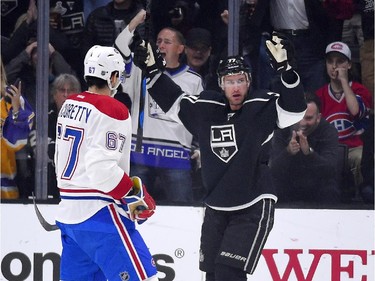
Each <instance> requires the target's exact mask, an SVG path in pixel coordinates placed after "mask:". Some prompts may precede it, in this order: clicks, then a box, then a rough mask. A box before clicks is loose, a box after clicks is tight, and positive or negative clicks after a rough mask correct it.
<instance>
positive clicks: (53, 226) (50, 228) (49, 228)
mask: <svg viewBox="0 0 375 281" xmlns="http://www.w3.org/2000/svg"><path fill="white" fill-rule="evenodd" d="M32 196H33V203H34V209H35V213H36V216H37V217H38V220H39V222H40V224H41V225H42V226H43V228H44V229H45V230H46V231H54V230H57V229H59V227H58V226H57V225H56V224H50V223H49V222H48V221H46V219H45V218H44V217H43V215H42V213H41V212H40V211H39V208H38V206H37V205H36V202H35V195H34V192H33V193H32Z"/></svg>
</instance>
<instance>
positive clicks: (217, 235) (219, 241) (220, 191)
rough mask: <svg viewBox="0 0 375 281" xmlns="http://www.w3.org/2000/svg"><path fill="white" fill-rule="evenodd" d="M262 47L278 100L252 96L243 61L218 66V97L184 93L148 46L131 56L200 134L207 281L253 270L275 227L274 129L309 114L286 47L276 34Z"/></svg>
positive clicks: (265, 94) (168, 108)
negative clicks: (277, 76) (276, 76)
mask: <svg viewBox="0 0 375 281" xmlns="http://www.w3.org/2000/svg"><path fill="white" fill-rule="evenodd" d="M267 46H268V50H269V52H270V57H271V59H272V62H273V65H274V66H275V68H276V69H278V71H280V73H281V80H280V84H278V86H279V88H278V89H279V93H280V94H279V95H277V94H275V93H272V92H269V91H267V90H259V91H251V92H250V93H249V89H250V84H251V80H250V75H249V72H248V66H247V65H245V64H244V60H243V58H242V57H228V58H227V59H224V60H223V61H221V63H220V64H219V68H218V73H219V79H220V86H221V88H222V92H215V91H203V92H202V93H201V94H200V95H199V96H190V95H185V94H183V91H182V90H181V89H180V88H179V87H178V86H177V85H176V84H174V83H173V81H171V80H170V79H169V78H168V77H167V76H166V75H164V74H162V73H161V72H160V71H159V72H158V71H157V70H160V68H161V65H160V57H159V56H158V54H157V52H156V50H152V48H151V46H150V44H149V45H148V56H149V58H147V59H146V60H143V59H142V57H145V55H144V54H142V53H141V54H137V53H135V57H134V60H135V62H136V63H138V64H139V65H142V64H146V72H147V73H146V75H147V78H148V82H149V83H148V87H149V93H150V94H151V96H152V97H153V98H154V99H155V101H156V102H157V103H158V104H159V105H160V107H161V108H162V109H163V110H164V111H165V112H166V113H167V114H168V115H169V116H170V117H171V118H173V119H174V120H176V121H179V122H182V123H183V124H184V126H185V127H186V128H187V129H188V130H189V131H191V132H192V133H193V134H194V135H196V136H198V140H199V144H200V149H201V154H202V177H203V182H204V185H205V188H206V190H207V193H206V196H205V200H204V201H205V205H206V208H205V215H204V221H203V225H202V235H201V248H200V269H201V270H202V271H205V272H206V280H207V281H213V280H231V281H234V280H236V281H246V280H247V276H246V274H247V273H249V274H252V273H253V272H254V270H255V268H256V265H257V262H258V259H259V256H260V253H261V251H262V249H263V247H264V244H265V242H266V240H267V236H268V234H269V232H270V231H271V229H272V226H273V218H274V204H275V201H276V200H277V197H276V195H275V190H274V186H273V183H272V177H271V174H270V170H269V167H268V160H269V148H270V141H271V139H272V135H273V131H274V129H275V128H276V127H277V126H279V127H287V126H290V125H292V124H294V123H296V122H298V121H299V120H300V119H302V117H303V115H304V111H305V109H306V104H305V101H304V98H303V89H302V85H301V83H300V80H299V77H298V74H296V73H295V72H294V71H293V70H292V68H291V67H290V65H289V60H288V55H287V53H288V51H287V50H288V49H289V48H288V43H287V42H285V40H281V38H279V37H277V36H276V35H275V36H274V37H273V40H272V41H268V42H267ZM137 58H140V62H138V59H137ZM176 104H177V105H178V107H177V110H176V108H175V105H176ZM277 108H278V109H279V110H278V109H277ZM226 253H230V254H226ZM233 257H246V258H238V259H237V258H233Z"/></svg>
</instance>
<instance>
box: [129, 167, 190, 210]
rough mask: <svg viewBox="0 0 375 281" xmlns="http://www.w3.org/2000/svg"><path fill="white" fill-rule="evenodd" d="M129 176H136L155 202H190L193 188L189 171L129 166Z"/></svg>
mask: <svg viewBox="0 0 375 281" xmlns="http://www.w3.org/2000/svg"><path fill="white" fill-rule="evenodd" d="M130 167H131V168H130V175H131V176H138V177H140V178H141V179H142V182H143V183H144V184H145V185H146V188H147V191H148V192H149V193H150V195H151V196H152V197H153V198H154V199H155V200H163V201H164V200H165V201H168V202H174V203H176V202H186V203H187V202H192V200H193V188H192V177H191V171H190V170H177V169H165V168H156V167H148V166H143V165H136V164H134V163H132V164H131V165H130Z"/></svg>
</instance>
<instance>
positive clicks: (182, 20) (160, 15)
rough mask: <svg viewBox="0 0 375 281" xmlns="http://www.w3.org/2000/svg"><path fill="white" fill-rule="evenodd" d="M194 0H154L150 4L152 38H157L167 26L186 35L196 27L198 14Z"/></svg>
mask: <svg viewBox="0 0 375 281" xmlns="http://www.w3.org/2000/svg"><path fill="white" fill-rule="evenodd" d="M196 10H197V8H196V5H195V1H194V0H152V1H151V5H150V12H151V23H152V29H153V34H154V35H153V36H152V39H156V37H157V35H158V34H159V32H160V31H161V30H162V29H163V28H165V27H172V28H174V29H176V30H178V31H180V32H181V33H182V35H183V36H184V37H186V35H187V32H188V31H189V30H190V29H191V28H192V27H194V22H195V16H196Z"/></svg>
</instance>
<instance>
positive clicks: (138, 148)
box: [135, 0, 151, 152]
mask: <svg viewBox="0 0 375 281" xmlns="http://www.w3.org/2000/svg"><path fill="white" fill-rule="evenodd" d="M150 7H151V0H147V1H146V19H145V45H146V48H147V43H148V40H149V38H150V24H151V23H150V21H151V8H150ZM145 79H146V73H145V71H144V70H142V78H141V87H140V97H139V112H138V128H137V140H136V144H135V151H136V152H142V142H143V121H144V110H145V99H146V94H147V93H146V83H145Z"/></svg>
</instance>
